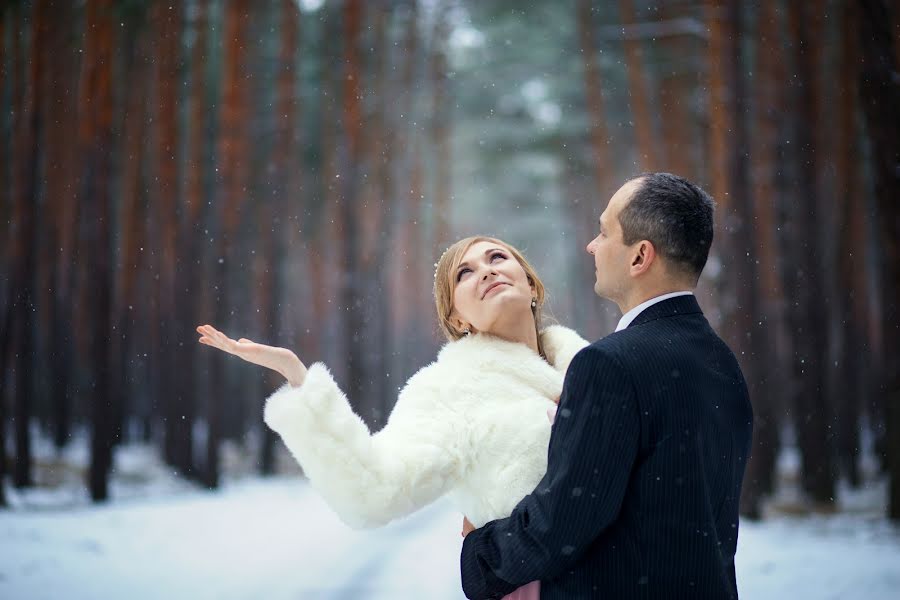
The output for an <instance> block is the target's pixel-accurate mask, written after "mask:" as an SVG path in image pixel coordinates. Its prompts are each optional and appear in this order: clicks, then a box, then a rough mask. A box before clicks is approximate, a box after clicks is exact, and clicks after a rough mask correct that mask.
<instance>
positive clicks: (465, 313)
mask: <svg viewBox="0 0 900 600" xmlns="http://www.w3.org/2000/svg"><path fill="white" fill-rule="evenodd" d="M451 276H452V277H454V279H455V281H456V287H455V289H454V290H453V311H452V313H451V317H452V319H453V321H454V324H456V325H457V327H459V329H460V330H463V329H466V328H467V327H468V329H469V330H471V331H472V333H476V332H479V331H481V332H488V333H489V332H491V331H493V330H494V328H496V327H497V326H498V325H499V324H501V323H503V322H508V321H509V320H511V319H523V318H528V319H531V318H533V316H532V312H531V299H532V297H533V296H534V290H533V288H532V286H531V284H530V283H529V282H528V276H527V275H526V274H525V269H523V268H522V265H520V264H519V261H517V260H516V258H515V257H514V256H513V255H512V253H511V252H510V251H509V250H508V249H507V248H506V247H505V246H503V245H502V244H497V243H495V242H488V241H482V242H476V243H474V244H472V245H471V246H470V247H469V249H468V250H466V253H465V254H464V255H463V258H462V261H460V264H459V267H457V269H456V271H455V272H454V273H451Z"/></svg>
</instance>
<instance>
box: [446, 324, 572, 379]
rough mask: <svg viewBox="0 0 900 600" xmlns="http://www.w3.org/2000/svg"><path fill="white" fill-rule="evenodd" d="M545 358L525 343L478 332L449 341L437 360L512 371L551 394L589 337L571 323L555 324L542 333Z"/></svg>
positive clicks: (490, 370)
mask: <svg viewBox="0 0 900 600" xmlns="http://www.w3.org/2000/svg"><path fill="white" fill-rule="evenodd" d="M540 335H541V342H542V344H543V346H544V352H545V353H546V355H547V360H546V361H545V360H544V359H543V358H541V357H540V356H539V355H538V354H537V353H535V352H533V351H532V350H531V349H530V348H529V347H528V346H526V345H525V344H520V343H517V342H510V341H507V340H504V339H502V338H499V337H496V336H493V335H490V334H487V333H477V334H475V335H470V336H467V337H464V338H462V339H459V340H455V341H452V342H448V343H447V344H445V345H444V347H443V348H442V349H441V351H440V353H439V354H438V358H437V362H438V364H443V365H446V366H448V367H450V368H452V369H453V370H454V371H455V370H456V369H457V368H462V369H466V370H468V371H470V372H471V371H477V372H482V373H496V374H507V375H512V376H514V377H516V378H518V379H521V380H523V381H525V382H527V383H529V384H530V385H532V386H534V387H535V388H537V389H540V390H542V391H544V392H545V393H547V394H548V395H556V394H558V392H559V386H560V382H561V378H560V373H562V374H565V372H566V369H568V368H569V363H570V362H571V361H572V357H574V356H575V354H577V353H578V351H579V350H581V349H582V348H584V347H585V346H586V345H587V341H586V340H584V339H583V338H582V337H581V336H579V335H578V334H577V333H575V332H574V331H573V330H571V329H569V328H568V327H563V326H561V325H552V326H550V327H547V328H546V329H543V330H542V331H541V333H540Z"/></svg>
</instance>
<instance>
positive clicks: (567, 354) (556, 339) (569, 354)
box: [541, 325, 588, 373]
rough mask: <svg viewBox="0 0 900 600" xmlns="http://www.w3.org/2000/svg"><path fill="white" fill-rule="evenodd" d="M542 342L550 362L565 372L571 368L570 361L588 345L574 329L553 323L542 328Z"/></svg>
mask: <svg viewBox="0 0 900 600" xmlns="http://www.w3.org/2000/svg"><path fill="white" fill-rule="evenodd" d="M541 342H542V344H543V346H544V354H546V355H547V360H548V362H549V363H550V364H551V365H553V366H554V368H556V370H558V371H562V372H563V373H565V372H566V371H567V370H568V369H569V363H570V362H572V359H573V358H574V357H575V355H576V354H578V351H579V350H581V349H582V348H584V347H585V346H587V345H588V341H587V340H586V339H584V338H583V337H581V336H580V335H578V333H577V332H576V331H575V330H574V329H569V328H568V327H563V326H562V325H551V326H550V327H547V328H546V329H544V330H542V331H541Z"/></svg>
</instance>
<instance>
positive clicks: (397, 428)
mask: <svg viewBox="0 0 900 600" xmlns="http://www.w3.org/2000/svg"><path fill="white" fill-rule="evenodd" d="M541 341H542V343H543V346H544V352H545V354H546V355H547V359H548V360H549V361H550V363H551V364H552V365H553V366H551V364H548V363H547V362H545V361H544V360H543V359H541V358H540V357H539V356H538V355H537V354H535V353H534V352H532V351H531V350H530V349H529V348H528V347H527V346H525V345H523V344H517V343H512V342H508V341H505V340H502V339H499V338H496V337H493V336H490V335H486V334H476V335H472V336H469V337H466V338H463V339H461V340H458V341H454V342H449V343H447V344H446V345H445V346H444V347H443V348H442V349H441V351H440V353H439V354H438V357H437V360H436V361H435V362H433V363H431V364H430V365H427V366H425V367H423V368H422V369H420V370H419V371H418V372H416V373H415V374H414V375H413V376H412V377H411V378H410V379H409V381H408V382H407V383H406V386H405V387H404V388H403V390H402V391H401V392H400V396H399V397H398V398H397V403H396V405H395V406H394V409H393V411H392V412H391V415H390V417H389V418H388V422H387V424H386V425H385V427H384V428H383V429H382V430H381V431H379V432H378V433H375V434H374V435H373V434H371V433H370V432H369V430H368V428H367V427H366V425H365V423H364V422H363V421H362V419H360V417H359V416H357V415H356V414H355V413H354V412H353V411H352V409H351V408H350V405H349V404H348V402H347V398H346V397H345V396H344V394H343V393H342V392H341V390H340V388H338V386H337V384H336V383H335V381H334V379H333V378H332V376H331V374H330V373H329V372H328V369H327V368H326V367H325V365H324V364H322V363H315V364H313V365H312V366H311V367H310V368H309V372H308V373H307V376H306V379H305V381H304V382H303V384H302V385H301V386H299V387H293V386H291V385H290V384H288V383H286V384H284V386H282V387H281V388H280V389H278V390H277V391H276V392H274V393H273V394H272V395H271V396H269V398H268V399H267V400H266V406H265V421H266V424H267V425H268V426H269V427H271V428H272V429H273V430H275V431H276V432H277V433H278V434H279V435H281V438H282V440H284V443H285V445H287V447H288V449H289V450H290V451H291V453H292V454H293V455H294V458H296V459H297V461H298V462H299V463H300V465H301V466H302V467H303V470H304V472H305V474H306V476H307V477H308V478H309V480H310V483H311V484H312V486H313V488H314V489H315V490H316V491H317V492H319V493H320V494H321V495H322V497H323V498H324V499H325V501H326V502H327V503H328V504H329V505H330V506H331V508H332V509H333V510H334V511H335V512H336V513H337V514H338V516H340V518H341V519H342V520H343V521H344V522H345V523H347V524H348V525H350V526H351V527H355V528H364V527H376V526H379V525H384V524H386V523H388V522H389V521H391V520H393V519H397V518H399V517H403V516H405V515H408V514H411V513H413V512H415V511H416V510H418V509H420V508H422V507H424V506H425V505H427V504H429V503H431V502H433V501H434V500H436V499H437V498H439V497H440V496H442V495H444V494H450V496H451V498H452V499H453V500H454V501H455V504H456V506H457V508H458V509H459V510H460V512H462V513H463V514H465V515H466V516H467V517H468V518H469V520H470V521H471V522H472V523H473V524H474V525H475V526H476V527H480V526H481V525H483V524H485V523H487V522H488V521H491V520H493V519H498V518H501V517H505V516H508V515H509V514H510V512H511V511H512V509H513V507H515V505H516V504H518V502H519V501H520V500H521V499H522V498H523V497H525V495H526V494H529V493H531V492H532V491H533V490H534V488H535V486H536V485H537V483H538V482H539V481H540V480H541V478H542V477H543V475H544V472H545V471H546V469H547V446H548V442H549V440H550V421H549V419H548V418H547V409H548V408H549V407H551V406H552V405H553V400H554V399H556V398H558V397H559V394H560V392H561V391H562V385H563V377H564V375H565V372H566V369H567V368H568V366H569V362H570V361H571V360H572V357H573V356H575V354H576V353H577V352H578V351H579V350H581V349H582V348H583V347H584V346H586V345H587V342H586V341H585V340H584V339H582V338H581V337H580V336H579V335H578V334H577V333H575V332H574V331H572V330H571V329H568V328H566V327H562V326H559V325H554V326H551V327H548V328H547V329H545V330H544V331H543V332H542V333H541Z"/></svg>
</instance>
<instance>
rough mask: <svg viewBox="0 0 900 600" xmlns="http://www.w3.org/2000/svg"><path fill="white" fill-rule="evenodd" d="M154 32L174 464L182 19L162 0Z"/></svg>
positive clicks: (167, 395)
mask: <svg viewBox="0 0 900 600" xmlns="http://www.w3.org/2000/svg"><path fill="white" fill-rule="evenodd" d="M152 19H153V27H154V34H155V35H154V38H155V40H156V43H157V48H156V60H155V61H153V64H154V65H155V67H156V72H155V74H154V75H155V77H154V80H155V85H156V89H155V93H156V97H155V106H156V110H155V117H156V118H155V120H154V127H153V131H154V132H155V140H154V146H155V151H156V152H155V157H154V158H155V161H154V164H155V167H156V168H155V173H156V181H157V187H156V190H155V192H156V194H155V199H154V201H153V205H154V207H155V209H156V211H157V214H158V215H159V234H160V239H159V243H160V251H161V255H160V278H159V287H158V293H159V307H160V312H161V313H162V317H163V318H162V320H161V321H160V333H161V336H162V337H161V340H160V341H161V345H160V351H161V353H162V354H161V356H162V357H164V358H165V359H164V360H163V362H162V367H163V371H162V377H161V378H160V383H161V389H160V392H161V398H160V402H161V403H162V407H163V410H162V414H163V420H164V431H165V437H164V444H163V447H164V456H165V459H166V462H167V463H169V464H170V465H173V466H176V465H178V464H179V460H178V459H179V457H180V456H181V455H182V452H183V451H182V445H183V443H184V440H183V439H182V435H183V426H182V419H181V417H182V414H181V411H180V405H181V401H182V399H183V395H184V390H183V387H182V386H183V384H184V379H183V377H181V376H180V375H179V374H180V373H183V372H184V371H185V369H184V368H182V367H181V366H179V363H180V352H177V351H176V348H177V344H176V340H177V339H178V332H177V331H176V330H175V329H176V328H175V327H174V326H173V324H174V323H175V322H176V316H175V312H176V303H175V271H176V268H177V265H176V263H177V250H178V249H177V244H178V222H179V218H178V217H179V204H180V202H179V196H178V193H179V190H178V113H177V104H178V89H179V86H178V78H177V76H178V68H179V63H180V60H181V19H182V16H181V14H180V11H179V10H176V9H173V7H172V6H170V5H167V4H165V3H156V4H155V5H154V7H153V16H152Z"/></svg>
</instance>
